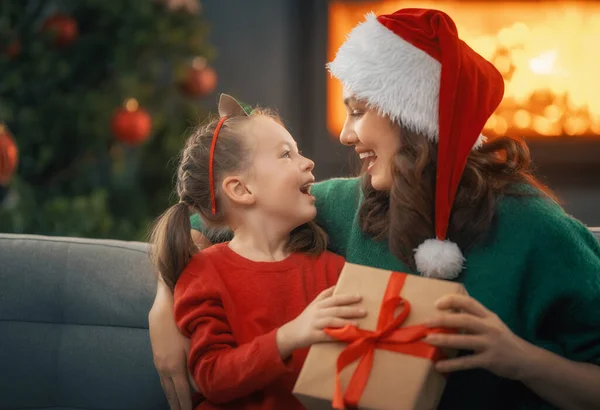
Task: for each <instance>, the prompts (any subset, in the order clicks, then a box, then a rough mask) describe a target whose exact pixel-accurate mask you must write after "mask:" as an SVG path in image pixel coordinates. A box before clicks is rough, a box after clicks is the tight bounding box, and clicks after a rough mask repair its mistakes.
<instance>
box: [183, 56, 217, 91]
mask: <svg viewBox="0 0 600 410" xmlns="http://www.w3.org/2000/svg"><path fill="white" fill-rule="evenodd" d="M216 87H217V73H216V71H215V70H214V69H213V68H212V67H210V66H208V65H207V64H206V60H205V59H203V58H201V57H198V58H195V59H194V61H193V63H192V66H191V67H190V68H188V70H187V73H186V77H185V80H184V82H183V89H184V90H185V92H186V93H187V94H189V95H192V96H194V97H198V96H204V95H208V94H210V93H212V92H213V91H214V90H215V88H216Z"/></svg>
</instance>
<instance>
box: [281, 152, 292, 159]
mask: <svg viewBox="0 0 600 410" xmlns="http://www.w3.org/2000/svg"><path fill="white" fill-rule="evenodd" d="M281 158H291V155H290V151H285V152H284V153H283V154H281Z"/></svg>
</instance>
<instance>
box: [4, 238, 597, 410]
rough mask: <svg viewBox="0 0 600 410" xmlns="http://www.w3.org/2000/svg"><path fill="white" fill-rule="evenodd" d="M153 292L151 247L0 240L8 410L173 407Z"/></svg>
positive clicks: (77, 241) (102, 242) (67, 240)
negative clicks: (152, 320) (156, 358)
mask: <svg viewBox="0 0 600 410" xmlns="http://www.w3.org/2000/svg"><path fill="white" fill-rule="evenodd" d="M593 231H594V233H595V235H596V237H597V238H598V239H599V240H600V229H594V230H593ZM155 287H156V281H155V278H154V276H153V274H152V269H151V267H150V263H149V260H148V248H147V245H146V244H144V243H137V242H121V241H108V240H92V239H75V238H58V237H43V236H30V235H11V234H0V409H34V408H35V409H39V410H45V409H48V410H49V409H53V410H75V409H78V410H87V409H90V410H91V409H98V410H100V409H102V410H117V409H118V410H129V409H131V410H134V409H135V410H154V409H157V410H158V409H161V410H165V409H167V408H168V405H167V403H166V400H165V398H164V395H163V393H162V390H161V387H160V383H159V380H158V376H157V373H156V370H155V369H154V365H153V363H152V351H151V348H150V341H149V337H148V311H149V309H150V306H151V304H152V301H153V298H154V293H155Z"/></svg>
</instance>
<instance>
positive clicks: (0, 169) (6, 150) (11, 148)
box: [0, 124, 19, 185]
mask: <svg viewBox="0 0 600 410" xmlns="http://www.w3.org/2000/svg"><path fill="white" fill-rule="evenodd" d="M18 158H19V150H18V149H17V144H15V141H14V140H13V138H12V136H11V135H10V133H9V132H8V130H7V129H6V127H4V126H3V125H2V124H0V185H6V184H7V183H8V182H9V181H10V179H11V178H12V176H13V175H14V173H15V170H16V169H17V163H18Z"/></svg>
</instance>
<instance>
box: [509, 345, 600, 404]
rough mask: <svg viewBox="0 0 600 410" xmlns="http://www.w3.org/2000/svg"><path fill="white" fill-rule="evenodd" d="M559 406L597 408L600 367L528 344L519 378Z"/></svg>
mask: <svg viewBox="0 0 600 410" xmlns="http://www.w3.org/2000/svg"><path fill="white" fill-rule="evenodd" d="M519 379H520V380H521V381H522V382H523V383H524V384H525V385H526V386H527V387H529V388H530V389H531V390H533V391H534V392H535V393H537V394H538V395H539V396H540V397H542V398H543V399H545V400H547V401H548V402H549V403H553V404H554V405H556V406H557V407H559V408H561V409H577V410H584V409H590V410H592V409H598V408H600V367H599V366H596V365H594V364H591V363H580V362H574V361H571V360H568V359H565V358H564V357H561V356H558V355H556V354H554V353H552V352H549V351H547V350H545V349H542V348H539V347H537V346H533V345H532V349H531V350H530V354H529V355H528V359H527V362H526V364H525V366H524V367H523V373H522V374H521V375H520V378H519Z"/></svg>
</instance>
